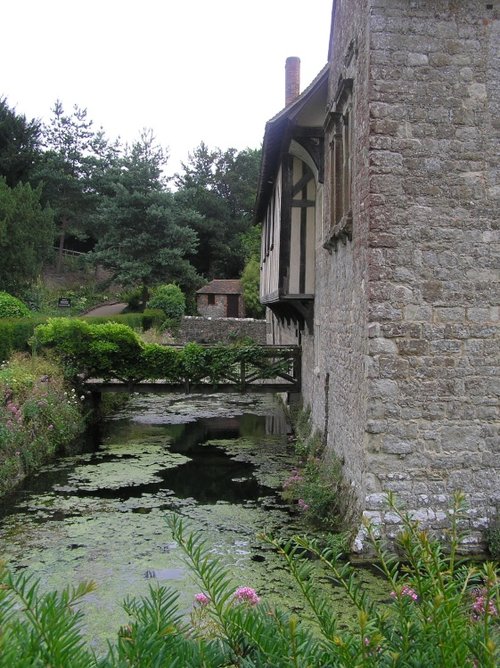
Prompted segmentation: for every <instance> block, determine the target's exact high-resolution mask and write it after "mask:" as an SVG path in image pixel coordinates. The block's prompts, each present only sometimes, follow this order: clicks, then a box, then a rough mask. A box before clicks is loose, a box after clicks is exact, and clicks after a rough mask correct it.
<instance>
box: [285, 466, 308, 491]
mask: <svg viewBox="0 0 500 668" xmlns="http://www.w3.org/2000/svg"><path fill="white" fill-rule="evenodd" d="M302 480H303V478H302V476H301V475H300V473H299V472H298V471H297V470H296V469H294V470H293V471H292V475H291V476H290V477H289V478H287V479H286V480H285V482H284V483H283V488H284V489H286V488H287V487H292V486H293V485H296V484H298V483H300V482H302Z"/></svg>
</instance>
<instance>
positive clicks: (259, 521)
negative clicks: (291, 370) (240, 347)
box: [0, 395, 373, 648]
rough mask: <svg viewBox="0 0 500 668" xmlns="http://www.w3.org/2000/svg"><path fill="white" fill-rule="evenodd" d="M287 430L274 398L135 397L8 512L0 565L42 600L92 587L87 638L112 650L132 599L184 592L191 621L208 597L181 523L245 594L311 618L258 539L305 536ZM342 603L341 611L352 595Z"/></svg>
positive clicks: (32, 482) (29, 485)
mask: <svg viewBox="0 0 500 668" xmlns="http://www.w3.org/2000/svg"><path fill="white" fill-rule="evenodd" d="M287 430H288V425H287V422H286V419H285V416H284V414H283V411H282V408H281V406H280V405H279V404H278V403H276V401H275V400H274V399H273V398H272V397H271V396H269V395H264V396H251V395H246V396H241V395H217V396H203V397H200V396H198V397H196V396H191V397H189V398H188V399H186V398H185V397H181V396H179V395H161V396H155V395H140V396H137V395H136V396H133V397H132V398H131V399H130V401H129V402H128V404H127V405H126V407H125V408H123V409H122V410H120V411H118V412H116V413H115V414H114V415H113V416H111V417H109V418H108V419H106V420H105V421H104V423H103V424H102V427H101V430H100V434H99V435H97V436H96V437H95V438H94V439H93V440H91V442H90V443H89V444H88V447H87V448H86V449H85V451H84V452H82V453H80V454H78V455H74V456H71V457H66V458H64V459H61V460H59V461H57V462H55V463H52V464H50V465H49V466H46V467H45V468H44V469H43V470H42V471H40V472H39V473H38V474H37V475H36V476H33V477H31V478H29V479H28V480H27V481H26V483H25V485H24V486H23V488H22V489H21V490H19V491H18V492H17V493H16V494H15V495H13V496H12V497H11V498H10V499H9V500H8V502H7V503H4V505H3V508H2V511H1V512H2V519H1V521H0V554H1V555H2V558H3V559H5V560H6V561H7V562H8V563H9V564H10V565H11V567H13V568H14V569H16V570H19V569H25V570H26V572H28V573H32V574H33V575H34V576H35V577H36V578H39V579H40V581H41V584H42V588H43V590H49V589H54V588H57V589H60V588H61V587H63V586H64V585H66V584H74V583H77V582H79V581H82V580H93V581H94V582H95V583H96V584H97V589H96V591H95V592H94V593H92V594H90V595H88V596H87V597H86V600H85V604H84V608H83V609H84V612H85V632H86V635H87V636H88V637H89V638H90V639H91V641H92V643H93V644H94V645H95V646H96V647H97V648H102V647H103V644H104V641H105V639H106V638H111V637H113V636H114V635H115V634H116V631H117V630H118V628H119V627H120V625H122V624H124V623H126V622H127V617H126V614H125V613H124V611H123V610H122V608H121V605H120V604H121V602H122V601H123V600H124V598H125V597H126V596H129V595H130V596H136V595H145V594H146V593H147V591H148V588H149V586H150V585H151V584H154V583H159V584H161V585H166V586H172V587H173V588H175V589H176V590H178V591H179V592H180V593H181V598H180V602H181V607H182V608H183V609H185V610H186V611H189V609H190V607H191V605H192V601H193V596H194V594H195V593H196V592H198V591H199V590H200V587H199V585H198V584H197V583H196V582H195V581H194V579H193V576H192V574H191V573H190V572H189V571H188V569H187V568H186V567H185V565H184V563H183V560H182V555H181V553H180V550H179V548H178V547H177V545H176V544H175V542H174V541H173V540H172V537H171V536H170V533H169V529H168V527H167V525H166V517H167V516H168V515H169V514H171V513H177V514H179V515H180V516H181V517H182V518H183V519H184V520H185V522H186V524H187V526H188V527H189V528H190V530H191V531H195V532H202V534H203V537H204V538H205V539H206V541H207V543H208V546H209V549H210V551H211V553H212V554H213V555H214V556H215V557H216V558H217V559H221V560H223V561H224V562H225V563H226V564H227V565H228V567H229V568H230V571H231V573H232V576H233V579H234V584H235V587H237V586H242V585H246V586H251V587H254V588H255V589H256V590H257V591H258V592H259V593H261V594H263V595H265V597H266V599H267V600H268V601H271V602H276V603H279V604H280V605H282V606H283V605H284V604H285V605H286V606H287V607H288V608H289V609H291V610H295V611H297V612H299V614H300V613H301V612H304V614H305V613H306V611H303V609H302V604H301V603H299V602H298V601H299V598H298V596H297V592H296V590H295V588H294V585H293V583H292V581H291V579H290V578H289V576H288V575H287V573H286V572H285V571H284V570H283V564H282V563H281V561H280V559H279V557H278V556H277V555H276V554H275V553H274V552H273V551H272V550H271V549H270V548H269V547H268V546H267V545H265V544H263V543H262V542H261V541H260V540H259V539H258V537H257V534H258V533H261V532H266V533H271V534H273V535H290V534H292V533H297V532H301V531H303V526H301V518H300V514H298V513H297V512H296V511H295V510H294V509H292V508H290V507H289V506H288V505H287V504H285V503H284V502H283V501H282V500H281V497H280V494H279V490H280V486H281V484H282V482H283V480H285V479H286V477H287V476H288V475H289V473H290V470H291V468H292V467H293V466H294V463H295V460H294V455H293V452H292V451H291V448H290V447H289V445H288V442H287ZM363 577H364V578H366V580H367V581H370V582H371V581H372V580H373V576H372V575H371V574H370V573H369V572H368V571H366V572H365V573H364V575H363ZM332 595H334V596H338V597H339V605H342V604H341V599H342V595H341V592H340V591H336V592H334V591H333V590H332Z"/></svg>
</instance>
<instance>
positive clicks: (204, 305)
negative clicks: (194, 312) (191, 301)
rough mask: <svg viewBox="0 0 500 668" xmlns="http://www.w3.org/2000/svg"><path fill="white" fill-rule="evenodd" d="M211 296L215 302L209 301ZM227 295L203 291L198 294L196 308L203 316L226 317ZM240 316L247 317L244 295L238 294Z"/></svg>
mask: <svg viewBox="0 0 500 668" xmlns="http://www.w3.org/2000/svg"><path fill="white" fill-rule="evenodd" d="M209 296H210V297H212V299H213V302H214V303H213V304H210V303H209ZM227 297H228V296H227V295H217V294H213V293H212V294H210V295H209V294H207V293H201V294H197V295H196V308H197V309H198V313H199V314H200V315H201V316H204V317H206V318H225V317H226V316H227ZM238 317H240V318H244V317H245V302H244V301H243V295H238Z"/></svg>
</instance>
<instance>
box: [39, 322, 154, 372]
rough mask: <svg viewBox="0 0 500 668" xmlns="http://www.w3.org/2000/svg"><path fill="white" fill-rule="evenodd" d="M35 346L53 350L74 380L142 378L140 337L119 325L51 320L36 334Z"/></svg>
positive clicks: (41, 326)
mask: <svg viewBox="0 0 500 668" xmlns="http://www.w3.org/2000/svg"><path fill="white" fill-rule="evenodd" d="M34 345H35V347H36V346H45V347H48V348H53V349H55V350H56V351H57V353H58V354H59V355H60V356H61V359H62V362H63V364H64V365H65V368H66V370H67V373H68V375H69V376H70V377H71V378H76V377H77V376H82V377H83V378H89V377H91V376H93V377H96V378H103V379H111V378H119V379H120V380H126V381H129V380H134V379H136V378H142V377H143V375H142V374H143V372H142V370H141V354H142V350H143V347H144V344H143V343H142V341H141V339H140V338H139V336H138V335H137V334H136V333H135V332H134V331H133V330H132V329H131V328H130V327H127V326H126V325H122V324H119V323H116V322H105V323H102V324H101V323H99V324H93V323H90V322H88V321H86V320H77V319H70V318H52V319H51V320H49V321H48V323H47V324H46V325H39V326H38V327H37V328H36V330H35V336H34Z"/></svg>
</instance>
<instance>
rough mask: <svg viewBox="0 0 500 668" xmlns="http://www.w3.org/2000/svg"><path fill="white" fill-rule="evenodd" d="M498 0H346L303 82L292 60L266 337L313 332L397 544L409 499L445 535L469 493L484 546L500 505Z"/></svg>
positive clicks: (281, 122)
mask: <svg viewBox="0 0 500 668" xmlns="http://www.w3.org/2000/svg"><path fill="white" fill-rule="evenodd" d="M496 7H497V5H496V3H487V2H483V1H479V0H460V2H456V1H454V0H342V1H340V0H335V1H334V2H333V8H332V25H331V37H330V44H329V51H328V63H327V66H326V69H325V70H323V71H322V72H320V74H319V75H318V77H317V78H316V80H315V81H314V82H313V83H312V84H311V85H310V86H309V87H308V88H307V89H306V90H305V91H304V92H303V93H301V94H298V93H299V90H300V88H299V85H297V81H296V80H295V81H294V78H295V79H296V77H297V76H298V73H297V71H298V63H297V59H291V60H289V63H288V66H287V71H289V72H290V76H291V78H292V80H291V82H289V83H288V85H287V87H286V90H287V95H288V94H289V91H290V90H292V91H295V96H294V94H292V95H291V96H290V97H288V99H287V100H286V107H285V108H284V109H283V110H282V111H281V112H279V113H278V114H277V115H276V116H275V117H274V118H272V119H271V120H270V121H269V122H268V123H267V125H266V130H265V136H264V142H263V157H262V167H261V177H260V184H259V191H258V199H257V222H259V223H261V224H262V226H263V236H262V256H261V301H262V303H264V304H265V305H266V306H267V307H268V318H269V332H270V334H269V339H268V342H269V343H273V344H281V343H284V344H288V343H299V344H301V346H302V391H303V400H304V404H305V405H306V406H308V407H309V408H310V409H311V419H312V422H313V425H314V427H315V429H317V430H319V431H320V432H321V433H322V434H323V436H324V441H325V444H326V453H327V454H328V453H331V454H332V455H335V456H336V457H337V458H338V460H339V461H340V462H341V464H342V466H343V472H344V476H345V478H346V479H347V480H348V481H349V482H350V483H351V485H352V490H353V492H354V493H355V496H356V499H357V503H358V506H359V511H360V513H363V514H364V515H365V517H367V518H369V519H370V520H371V521H372V522H373V523H375V524H377V525H378V526H379V528H380V529H381V531H382V532H385V533H386V535H387V536H389V537H393V536H395V535H396V533H397V531H398V527H397V518H396V519H395V517H394V514H393V513H391V512H389V511H388V509H387V506H386V503H385V497H386V494H387V492H389V491H391V492H395V493H396V495H397V497H398V499H399V501H400V503H401V504H403V505H404V506H405V507H406V509H407V510H408V512H410V513H411V514H412V515H413V517H415V518H418V519H419V520H421V521H423V522H424V524H425V525H426V526H427V527H429V528H430V529H431V530H433V531H435V532H437V533H438V534H440V533H442V532H443V530H444V528H445V526H446V523H447V514H446V511H447V509H448V508H449V506H450V504H451V500H452V497H453V494H454V492H455V491H462V492H463V493H464V495H465V498H466V502H467V505H468V507H469V510H468V522H467V527H466V528H467V529H468V530H469V532H470V534H469V538H468V541H469V543H468V545H469V547H470V549H471V550H474V551H479V550H480V549H481V548H482V547H484V535H485V530H486V529H487V527H488V526H492V525H494V523H495V522H496V521H498V513H499V507H500V457H499V452H500V443H499V440H498V424H499V385H498V378H499V375H500V373H499V371H500V368H499V360H500V356H499V337H498V333H499V318H500V312H499V303H500V290H499V287H500V282H499V278H500V272H499V266H500V265H499V233H498V214H499V204H498V201H499V200H498V197H499V193H500V185H499V181H498V174H499V172H498V127H499V126H498V118H500V108H499V103H500V94H499V85H498V84H499V81H500V60H499V59H498V44H499V30H500V22H499V13H498V8H496ZM325 52H326V45H325ZM325 55H326V54H325ZM365 545H366V543H365V541H364V537H363V532H362V531H361V532H360V533H359V534H358V537H357V540H356V541H355V547H356V549H358V550H360V551H361V550H363V549H364V548H365Z"/></svg>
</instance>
